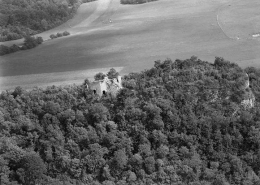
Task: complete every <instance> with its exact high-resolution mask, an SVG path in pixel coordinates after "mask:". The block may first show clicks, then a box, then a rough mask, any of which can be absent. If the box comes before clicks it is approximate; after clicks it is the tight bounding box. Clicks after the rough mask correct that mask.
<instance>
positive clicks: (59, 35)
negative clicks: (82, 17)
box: [50, 31, 70, 39]
mask: <svg viewBox="0 0 260 185" xmlns="http://www.w3.org/2000/svg"><path fill="white" fill-rule="evenodd" d="M68 35H70V33H69V32H67V31H64V32H63V33H57V34H51V35H50V38H51V39H56V38H58V37H63V36H68Z"/></svg>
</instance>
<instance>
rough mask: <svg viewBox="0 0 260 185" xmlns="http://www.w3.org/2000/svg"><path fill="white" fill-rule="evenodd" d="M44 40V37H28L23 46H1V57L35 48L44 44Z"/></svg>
mask: <svg viewBox="0 0 260 185" xmlns="http://www.w3.org/2000/svg"><path fill="white" fill-rule="evenodd" d="M42 42H43V39H42V37H31V36H26V37H25V38H24V43H23V45H21V46H17V45H16V44H13V45H12V46H10V47H8V46H5V45H0V56H2V55H6V54H10V53H14V52H17V51H20V50H27V49H32V48H35V47H36V46H38V45H40V44H42Z"/></svg>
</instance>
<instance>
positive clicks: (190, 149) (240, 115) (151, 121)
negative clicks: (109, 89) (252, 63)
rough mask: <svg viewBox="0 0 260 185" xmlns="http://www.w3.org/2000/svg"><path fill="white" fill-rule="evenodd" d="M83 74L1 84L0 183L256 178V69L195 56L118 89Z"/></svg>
mask: <svg viewBox="0 0 260 185" xmlns="http://www.w3.org/2000/svg"><path fill="white" fill-rule="evenodd" d="M111 72H114V71H113V70H111V71H110V73H109V74H110V75H113V74H111ZM245 72H246V73H247V74H248V75H246V73H245ZM248 80H249V81H250V86H248V85H247V81H248ZM88 83H89V82H88V80H85V82H84V84H83V85H80V86H68V87H55V86H53V87H48V88H46V89H40V88H35V89H33V90H31V91H25V90H23V89H22V88H20V87H17V88H16V89H15V90H14V91H13V92H10V91H5V92H2V93H1V95H0V175H1V183H0V184H4V185H7V184H12V185H15V184H23V185H30V184H33V185H34V184H41V185H43V184H44V185H64V184H67V185H74V184H75V185H79V184H80V185H83V184H88V185H100V184H102V185H115V184H117V185H126V184H127V185H136V184H137V185H142V184H143V185H144V184H145V185H148V184H149V185H152V184H157V185H159V184H161V185H167V184H168V185H172V184H176V185H177V184H178V185H186V184H188V185H231V184H234V185H239V184H240V185H259V184H260V180H259V178H260V173H259V172H260V107H259V98H260V85H259V84H260V70H258V69H255V68H247V69H245V70H242V69H241V68H240V67H239V66H238V65H236V64H234V63H230V62H228V61H225V60H224V59H222V58H216V60H215V62H214V63H212V64H211V63H208V62H204V61H201V60H199V59H197V58H196V57H192V58H190V59H187V60H176V61H175V62H172V61H171V60H170V59H167V60H165V61H163V62H161V61H156V62H155V65H154V67H153V68H152V69H149V70H146V71H143V72H141V73H131V74H129V75H126V76H125V77H124V78H123V86H124V88H123V89H122V90H120V92H119V93H118V95H117V96H116V97H113V96H110V95H109V94H108V95H106V96H103V97H101V98H100V97H98V96H97V95H93V92H92V91H90V90H88V89H87V85H85V84H88ZM244 100H253V104H252V106H245V104H243V101H244Z"/></svg>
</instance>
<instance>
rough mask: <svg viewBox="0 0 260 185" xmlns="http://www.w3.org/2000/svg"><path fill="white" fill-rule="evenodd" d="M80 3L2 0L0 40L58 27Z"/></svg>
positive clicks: (63, 0)
mask: <svg viewBox="0 0 260 185" xmlns="http://www.w3.org/2000/svg"><path fill="white" fill-rule="evenodd" d="M79 5H80V1H78V0H59V1H50V0H46V1H39V0H19V1H17V0H1V1H0V42H3V41H8V40H15V39H20V38H23V37H25V36H26V35H34V34H36V33H39V32H42V31H45V30H48V29H51V28H53V27H56V26H58V25H60V24H62V23H64V22H65V21H67V20H68V19H70V18H71V17H72V16H73V15H74V14H75V13H76V10H77V8H78V7H79Z"/></svg>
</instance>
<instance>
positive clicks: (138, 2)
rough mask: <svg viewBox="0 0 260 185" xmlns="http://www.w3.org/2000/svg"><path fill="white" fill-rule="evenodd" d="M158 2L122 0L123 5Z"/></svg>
mask: <svg viewBox="0 0 260 185" xmlns="http://www.w3.org/2000/svg"><path fill="white" fill-rule="evenodd" d="M151 1H157V0H120V2H121V4H143V3H148V2H151Z"/></svg>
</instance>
